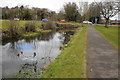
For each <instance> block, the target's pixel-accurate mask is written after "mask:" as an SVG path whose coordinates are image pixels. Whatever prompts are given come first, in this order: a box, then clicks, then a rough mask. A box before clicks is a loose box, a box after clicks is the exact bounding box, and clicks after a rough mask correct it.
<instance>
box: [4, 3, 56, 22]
mask: <svg viewBox="0 0 120 80" xmlns="http://www.w3.org/2000/svg"><path fill="white" fill-rule="evenodd" d="M55 16H56V12H55V11H50V10H48V9H46V8H35V7H33V8H32V9H30V8H27V7H25V6H23V5H22V6H16V7H12V8H8V6H6V7H3V8H2V19H13V18H19V19H21V20H41V19H44V18H51V19H53V20H55V19H56V17H55Z"/></svg>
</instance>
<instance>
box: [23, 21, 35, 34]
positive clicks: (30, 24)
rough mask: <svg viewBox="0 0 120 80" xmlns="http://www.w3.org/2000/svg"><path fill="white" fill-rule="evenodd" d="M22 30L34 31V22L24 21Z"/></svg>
mask: <svg viewBox="0 0 120 80" xmlns="http://www.w3.org/2000/svg"><path fill="white" fill-rule="evenodd" d="M24 30H25V32H35V31H36V28H35V23H34V22H28V23H26V24H25V28H24Z"/></svg>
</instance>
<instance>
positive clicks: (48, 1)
mask: <svg viewBox="0 0 120 80" xmlns="http://www.w3.org/2000/svg"><path fill="white" fill-rule="evenodd" d="M93 1H100V0H0V7H5V6H8V7H9V8H11V7H15V6H20V5H29V7H38V8H48V9H49V10H52V11H56V12H59V11H60V9H61V8H63V5H64V4H65V3H68V2H76V3H77V5H79V2H93ZM115 18H118V15H117V16H115ZM111 19H114V18H111Z"/></svg>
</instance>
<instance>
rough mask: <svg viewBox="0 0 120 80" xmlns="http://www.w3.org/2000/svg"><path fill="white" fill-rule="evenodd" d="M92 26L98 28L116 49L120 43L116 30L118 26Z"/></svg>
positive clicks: (117, 30)
mask: <svg viewBox="0 0 120 80" xmlns="http://www.w3.org/2000/svg"><path fill="white" fill-rule="evenodd" d="M94 28H95V29H96V30H98V31H99V32H100V33H101V34H102V35H103V37H104V38H105V39H107V40H108V41H109V42H110V43H111V44H112V45H113V46H115V47H116V48H117V49H118V48H119V46H120V43H119V37H118V35H119V34H118V32H119V29H120V27H113V26H109V28H105V27H104V26H101V25H95V26H94Z"/></svg>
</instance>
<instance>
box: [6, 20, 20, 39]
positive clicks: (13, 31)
mask: <svg viewBox="0 0 120 80" xmlns="http://www.w3.org/2000/svg"><path fill="white" fill-rule="evenodd" d="M6 32H7V33H6V34H9V35H10V36H11V37H17V36H19V35H20V34H19V27H18V22H17V21H10V23H9V26H8V30H7V31H6Z"/></svg>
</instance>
